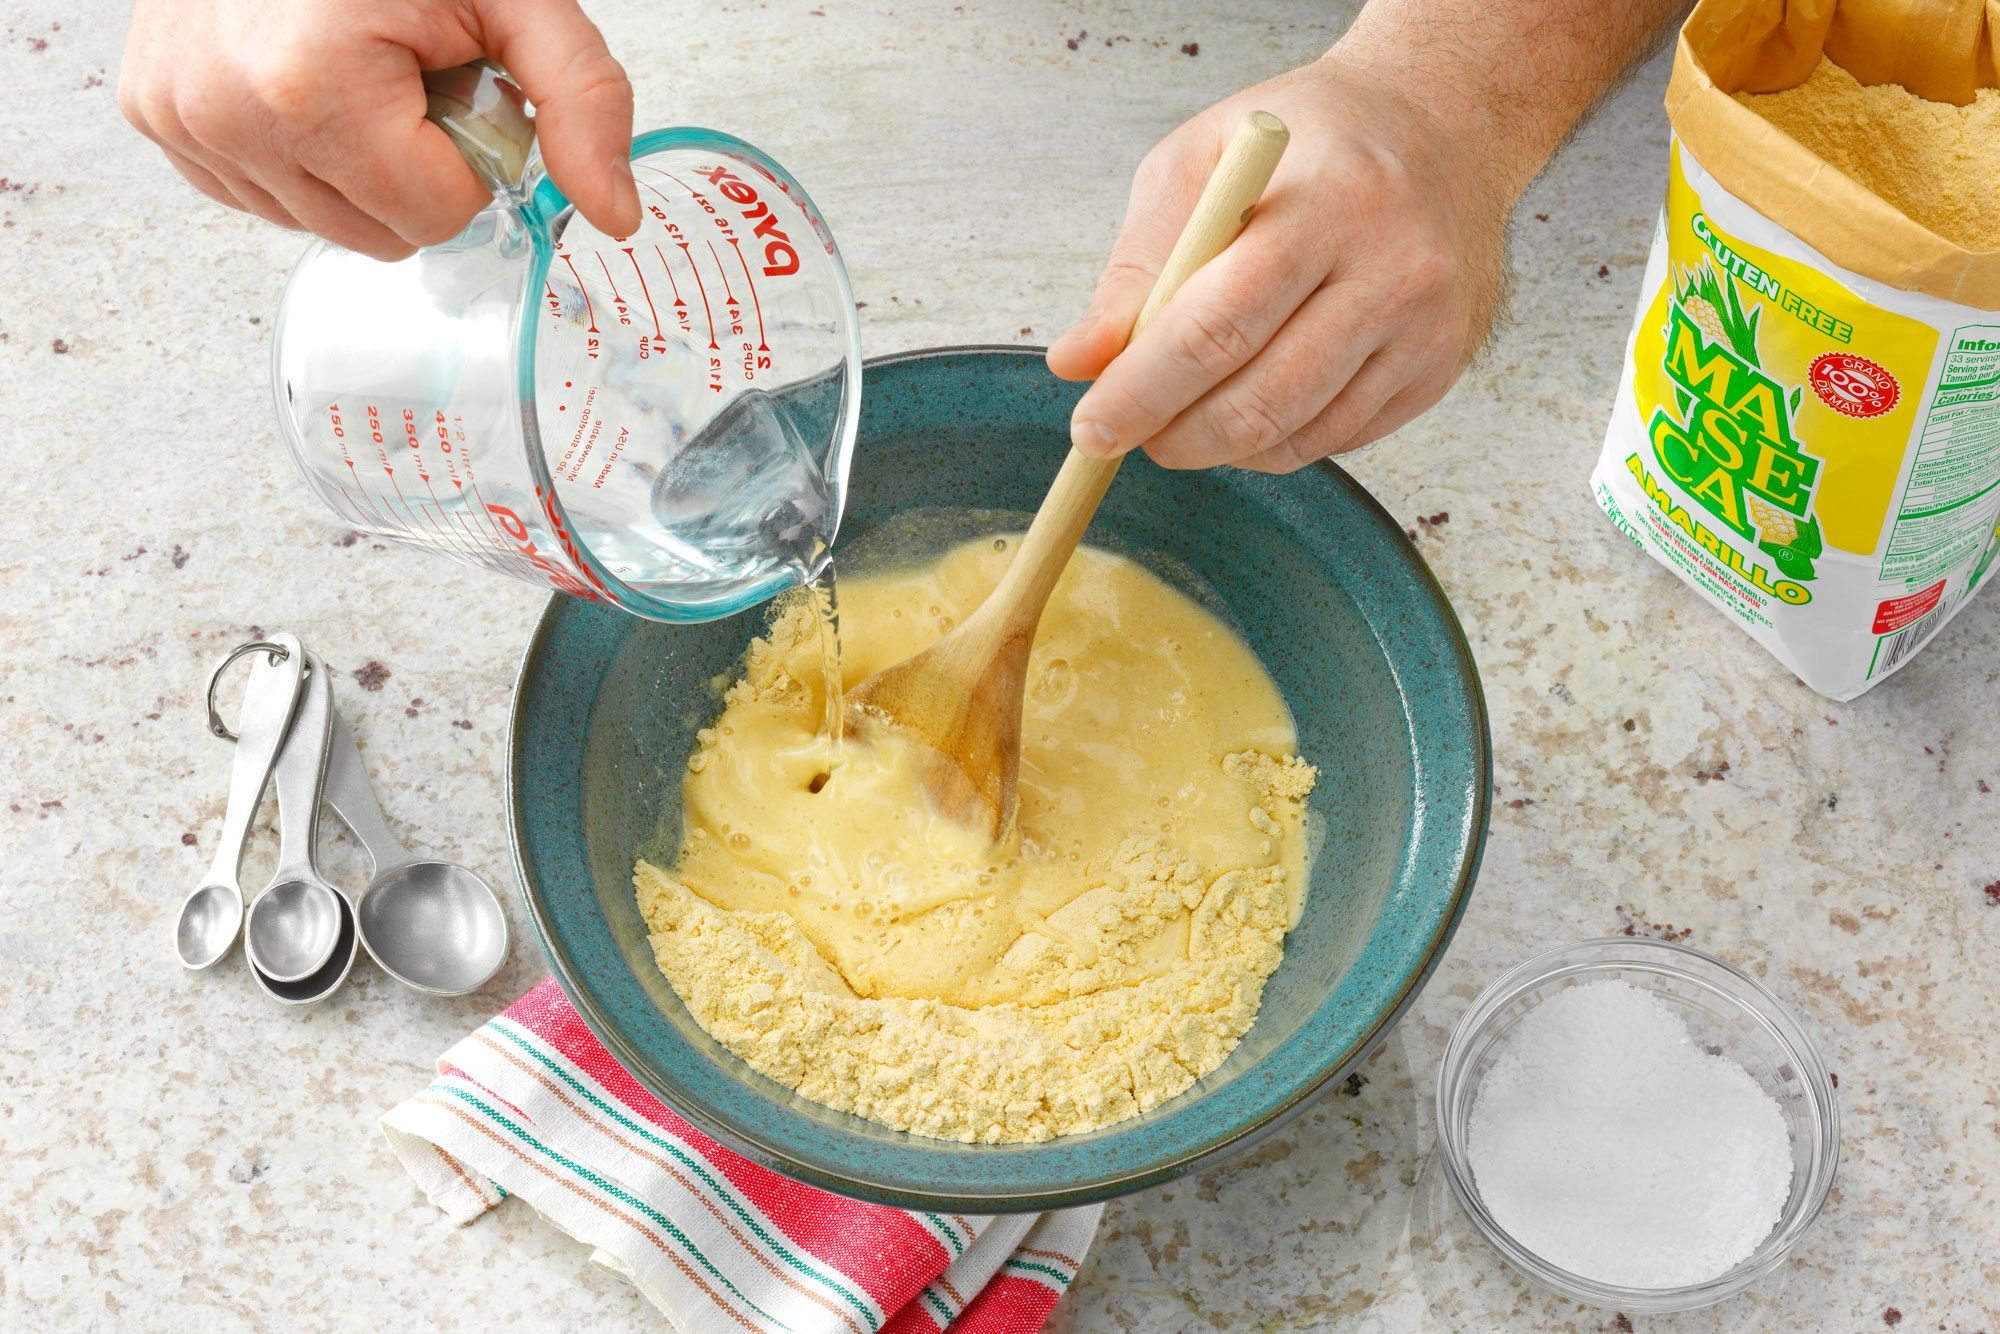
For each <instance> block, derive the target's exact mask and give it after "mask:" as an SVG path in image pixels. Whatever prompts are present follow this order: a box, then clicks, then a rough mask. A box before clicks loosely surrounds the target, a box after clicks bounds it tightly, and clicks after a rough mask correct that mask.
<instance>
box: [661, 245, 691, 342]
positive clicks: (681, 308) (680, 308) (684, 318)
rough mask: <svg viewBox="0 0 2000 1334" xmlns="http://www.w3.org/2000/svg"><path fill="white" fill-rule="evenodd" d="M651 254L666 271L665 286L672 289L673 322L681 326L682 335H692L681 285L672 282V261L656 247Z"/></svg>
mask: <svg viewBox="0 0 2000 1334" xmlns="http://www.w3.org/2000/svg"><path fill="white" fill-rule="evenodd" d="M653 253H654V254H656V255H658V256H659V257H660V267H661V268H662V269H664V270H666V274H667V285H668V286H669V287H672V288H673V289H674V322H675V323H676V324H678V325H680V326H681V332H682V333H693V332H694V325H692V324H690V323H689V322H688V303H687V302H685V301H683V300H681V285H680V284H679V283H677V282H675V281H674V264H673V261H672V260H670V259H668V258H667V252H666V251H664V250H662V249H660V248H659V247H658V246H654V247H653Z"/></svg>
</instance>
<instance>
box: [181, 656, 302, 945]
mask: <svg viewBox="0 0 2000 1334" xmlns="http://www.w3.org/2000/svg"><path fill="white" fill-rule="evenodd" d="M246 649H262V650H264V651H263V653H262V654H260V655H259V656H258V658H257V660H256V661H255V662H254V663H253V664H252V665H251V668H250V682H249V685H248V686H247V687H245V689H244V692H243V710H242V716H241V718H240V719H239V720H238V722H237V730H238V732H239V735H238V737H237V738H236V754H235V758H234V759H233V760H232V761H231V763H230V771H229V805H228V807H227V809H226V810H225V812H224V814H223V817H222V841H221V843H220V845H219V846H217V848H216V850H215V863H214V865H212V866H210V867H209V869H208V875H207V876H206V877H205V878H204V879H203V880H202V882H201V884H200V886H199V887H197V888H196V889H195V891H194V892H193V893H192V894H189V895H188V896H187V898H186V899H185V900H183V901H182V903H181V910H180V915H179V917H178V918H177V919H176V920H175V923H174V952H175V953H176V954H177V955H179V956H180V961H181V964H182V966H183V967H186V968H188V969H190V970H194V971H199V970H201V969H204V968H209V967H213V966H214V965H215V964H216V963H218V962H220V961H221V960H222V958H223V956H225V955H227V954H228V953H229V950H230V947H231V946H233V945H235V943H236V937H237V935H238V934H239V933H240V932H241V931H242V928H243V888H242V886H241V885H240V884H239V883H238V882H237V878H236V877H237V868H238V867H239V866H240V865H241V864H242V861H243V847H244V844H246V843H247V842H248V841H249V838H250V825H251V822H252V821H253V820H255V819H256V817H257V806H258V803H259V802H261V801H262V800H263V797H264V788H265V786H266V784H268V783H269V782H270V780H271V767H272V765H273V764H275V763H276V761H277V758H278V749H279V747H280V746H282V745H283V744H284V740H285V730H286V728H287V727H288V726H289V725H290V723H291V719H292V710H293V708H294V707H295V706H296V704H297V703H298V698H299V684H300V681H301V678H302V675H303V672H304V669H305V654H304V651H303V650H302V649H301V648H300V647H299V641H298V640H297V639H296V638H294V637H293V636H291V635H273V636H272V637H271V638H270V639H269V640H268V641H265V642H262V643H259V644H256V645H249V646H246ZM244 651H246V650H245V649H239V650H237V652H236V653H232V654H231V655H230V656H229V657H228V658H226V659H224V660H223V662H222V663H221V665H219V666H217V667H216V669H215V671H214V672H212V673H211V674H210V676H209V697H210V699H211V701H212V700H213V698H214V694H215V679H216V677H219V676H220V675H221V674H222V671H223V668H225V667H227V666H228V665H229V663H230V662H232V661H234V660H235V659H236V657H237V656H239V655H240V654H241V653H243V652H244ZM212 707H213V705H212V704H211V708H212ZM210 726H211V727H214V728H218V729H220V728H221V724H220V723H219V722H212V723H211V724H210ZM219 734H221V735H225V736H226V735H227V731H226V729H222V731H221V732H220V733H219Z"/></svg>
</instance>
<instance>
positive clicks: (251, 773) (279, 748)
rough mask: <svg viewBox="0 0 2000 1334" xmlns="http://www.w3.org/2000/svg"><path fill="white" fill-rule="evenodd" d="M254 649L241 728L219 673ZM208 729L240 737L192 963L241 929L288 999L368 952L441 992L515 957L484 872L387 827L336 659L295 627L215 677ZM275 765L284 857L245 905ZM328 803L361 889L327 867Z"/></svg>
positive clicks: (197, 901) (193, 925)
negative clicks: (242, 873)
mask: <svg viewBox="0 0 2000 1334" xmlns="http://www.w3.org/2000/svg"><path fill="white" fill-rule="evenodd" d="M245 657H248V658H250V659H251V665H250V679H249V683H248V685H247V686H246V687H245V690H244V695H243V707H242V710H241V713H240V716H239V720H238V727H239V729H240V731H239V732H231V731H230V730H229V728H228V727H227V725H225V724H224V723H223V721H222V719H221V717H220V716H219V715H218V714H217V712H216V707H215V690H216V686H217V684H218V683H219V681H220V680H221V677H222V674H223V673H224V672H225V671H226V670H228V668H229V667H230V666H231V665H232V664H234V663H235V662H237V661H238V660H239V659H241V658H245ZM208 729H209V731H210V732H211V733H213V734H214V735H215V736H217V737H219V738H221V739H222V740H224V741H234V742H235V743H236V756H235V761H234V763H233V764H232V766H231V769H230V779H229V804H228V807H227V808H226V810H225V811H224V814H223V819H222V842H221V846H219V847H218V848H217V849H216V852H215V862H214V864H213V865H212V866H210V867H209V870H208V874H207V875H206V876H205V877H204V878H203V880H202V882H201V884H200V885H199V886H197V887H196V889H195V890H194V892H193V893H191V894H189V895H188V897H187V899H186V900H185V901H184V902H183V903H182V904H181V910H180V915H179V917H178V919H177V920H176V922H175V924H174V950H175V953H176V954H177V955H178V956H179V957H180V961H181V963H182V965H183V966H185V967H186V968H188V969H190V970H195V971H199V970H201V969H205V968H210V967H213V966H214V965H215V964H217V963H220V962H221V961H222V960H223V959H224V958H226V957H227V956H228V954H229V952H230V950H232V949H233V948H235V945H236V941H237V938H238V937H239V936H241V937H242V940H243V946H244V954H245V956H246V957H247V959H248V961H249V964H250V976H251V977H252V979H253V980H255V982H256V983H257V986H258V987H259V988H260V989H261V990H262V991H263V992H264V994H265V995H267V996H269V997H271V998H272V999H273V1000H275V1001H278V1002H280V1003H282V1004H285V1005H310V1004H313V1003H314V1002H316V1001H322V1000H325V999H326V998H327V997H329V996H331V995H332V994H333V993H334V992H336V991H338V990H339V989H340V987H341V984H342V983H344V982H345V981H346V980H347V975H348V973H349V972H351V971H352V970H353V968H354V960H355V956H356V954H357V953H358V951H359V950H364V949H365V950H366V951H367V952H368V956H369V957H370V958H371V959H373V960H375V962H376V964H378V965H379V966H380V967H381V969H382V971H383V972H385V973H387V974H388V975H389V976H390V977H393V978H395V979H396V980H397V981H398V982H401V983H403V984H404V985H405V986H408V987H412V988H415V989H416V990H418V991H422V992H427V993H429V994H431V995H434V996H461V995H464V994H465V993H467V992H469V991H474V990H477V989H478V988H479V987H480V986H481V985H482V984H484V983H485V981H486V980H487V979H488V978H490V977H492V976H493V974H494V973H495V972H497V971H499V968H500V964H501V963H502V962H503V961H504V960H505V959H506V957H507V918H506V914H505V913H503V912H502V911H501V909H500V900H499V899H498V898H497V897H495V896H494V893H493V891H492V889H491V888H489V887H488V886H487V884H486V882H485V881H484V880H482V879H480V878H479V876H478V875H476V874H474V873H473V872H472V871H471V870H470V869H468V868H466V867H464V866H461V865H459V864H457V863H455V862H448V861H443V860H440V859H438V858H434V857H426V856H422V855H420V854H416V853H412V852H410V851H409V850H408V849H406V848H404V847H403V845H402V844H401V843H400V842H399V841H398V840H397V838H396V836H395V835H394V834H393V833H391V832H390V831H389V826H388V824H387V823H386V822H385V821H384V820H383V818H382V811H381V807H379V806H378V805H377V804H376V801H375V794H374V791H373V790H372V789H371V788H370V787H369V784H368V771H367V769H366V768H364V767H363V765H362V762H361V752H360V749H359V748H358V747H357V746H356V745H355V744H354V736H353V734H352V733H351V732H349V731H348V728H347V723H346V721H345V720H344V719H342V718H341V717H340V715H339V714H338V713H337V712H335V710H334V707H333V686H332V681H331V680H330V679H329V677H328V676H327V672H326V668H325V666H324V664H322V663H321V662H320V660H319V658H318V657H317V656H316V655H315V654H313V653H312V652H311V651H310V650H308V649H307V648H306V647H305V646H304V645H303V644H301V643H300V642H299V640H298V637H297V636H295V635H289V634H277V635H272V636H270V637H269V638H268V639H260V640H257V641H254V642H252V643H248V644H244V645H241V646H239V647H238V648H236V649H234V650H232V651H231V652H230V653H229V654H228V655H227V656H225V657H224V658H223V660H222V661H221V662H220V663H219V664H217V666H216V668H215V670H214V671H213V672H212V673H210V675H209V680H208ZM273 774H275V775H276V778H277V789H278V866H277V870H276V871H275V872H273V873H272V876H271V879H270V881H269V883H267V884H266V885H264V886H263V888H261V889H259V890H258V891H257V892H256V894H254V895H253V896H251V897H250V898H249V900H248V903H247V905H246V902H245V898H244V893H243V888H242V885H241V884H240V882H239V880H238V873H239V868H240V866H241V864H242V860H243V851H244V847H245V845H246V844H247V843H248V842H249V837H250V826H251V823H252V822H253V820H254V819H255V817H256V813H257V807H258V805H259V804H260V803H261V802H262V800H263V796H264V789H265V787H266V786H267V785H268V784H269V783H270V781H271V779H272V776H273ZM322 803H324V804H325V805H326V806H329V807H331V808H332V810H333V812H334V814H335V815H337V816H339V817H340V821H341V823H342V824H344V825H346V826H347V828H348V830H349V832H350V833H352V834H353V835H354V837H355V839H356V840H357V841H358V842H359V843H360V844H361V846H362V849H363V850H364V851H365V852H366V853H367V854H368V858H369V861H370V863H371V864H372V866H373V872H374V873H373V876H372V878H371V879H370V880H369V881H368V884H367V886H366V887H365V888H363V889H362V891H361V894H360V896H359V897H358V898H357V897H354V896H351V895H350V894H349V893H348V891H347V890H345V889H344V888H342V887H341V886H340V885H337V884H335V883H334V882H333V881H331V880H329V879H328V878H327V877H326V876H325V875H324V874H323V873H322V872H321V871H320V869H319V865H318V829H319V815H320V807H321V805H322Z"/></svg>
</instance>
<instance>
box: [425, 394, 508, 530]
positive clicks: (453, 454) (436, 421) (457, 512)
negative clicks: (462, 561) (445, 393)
mask: <svg viewBox="0 0 2000 1334" xmlns="http://www.w3.org/2000/svg"><path fill="white" fill-rule="evenodd" d="M431 429H432V430H433V432H434V433H435V434H436V436H437V448H438V453H439V454H440V455H442V456H443V458H444V471H445V476H446V477H448V478H449V479H450V480H451V484H452V486H453V488H454V490H453V491H452V497H451V501H450V502H449V504H448V505H447V506H446V509H447V513H448V516H449V517H450V519H451V521H452V523H453V524H455V525H456V526H457V529H458V531H459V532H460V533H463V534H464V535H465V548H466V550H467V551H469V552H471V553H472V557H471V558H472V559H473V560H475V561H477V562H478V563H480V564H483V565H491V564H493V559H492V556H491V553H490V548H489V546H488V545H487V543H486V542H485V541H484V540H483V539H482V538H481V537H480V536H479V533H478V532H477V531H476V530H475V529H474V528H473V527H472V525H471V524H469V523H467V522H466V521H465V479H464V478H463V477H460V476H459V475H458V474H459V467H460V464H459V453H460V450H459V446H458V445H457V444H454V443H453V441H452V438H451V421H450V419H449V418H447V417H446V416H445V415H444V411H443V410H442V409H439V410H438V411H436V412H435V413H433V414H432V420H431ZM464 467H465V470H466V472H467V473H468V474H470V472H471V471H472V460H471V457H470V456H467V458H466V459H465V463H464ZM433 494H435V492H433Z"/></svg>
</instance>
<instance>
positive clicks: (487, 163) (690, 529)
mask: <svg viewBox="0 0 2000 1334" xmlns="http://www.w3.org/2000/svg"><path fill="white" fill-rule="evenodd" d="M425 82H426V86H427V87H428V88H429V89H430V92H431V98H430V115H431V119H432V120H433V121H435V122H437V123H438V124H439V125H441V126H442V127H443V128H444V129H445V130H446V132H447V133H448V134H450V135H451V136H452V138H453V141H454V142H455V143H456V144H457V145H458V146H459V149H460V151H461V153H463V154H464V156H465V158H466V161H467V162H468V163H470V164H471V165H472V166H473V169H474V170H475V171H477V172H479V174H480V175H481V177H482V178H483V179H484V180H485V181H486V182H487V183H488V184H489V185H491V186H492V187H493V189H494V192H495V200H494V203H493V205H492V206H491V207H489V208H487V209H486V210H485V211H484V212H482V213H480V214H479V215H478V216H477V217H476V218H474V219H473V220H472V222H471V223H470V224H469V225H468V226H467V227H466V229H465V230H464V231H463V232H462V233H460V234H459V235H458V236H457V237H456V238H455V239H453V240H451V241H449V242H446V243H445V244H443V245H440V246H433V247H431V248H429V249H427V250H423V251H421V252H419V253H418V254H416V255H414V256H412V257H410V258H409V259H406V260H402V261H400V262H398V263H393V264H384V263H380V262H378V261H375V260H372V259H368V258H366V257H364V256H361V255H357V254H353V253H351V252H349V251H345V250H342V249H340V248H338V247H336V246H331V245H327V244H325V243H320V244H316V245H315V246H314V247H313V248H312V249H311V250H309V251H308V252H307V253H306V255H305V258H304V259H303V260H301V261H300V263H299V266H298V268H297V270H296V271H294V273H293V274H292V278H291V282H290V284H289V285H288V286H287V288H286V290H285V296H284V300H283V302H282V303H281V305H280V307H279V311H278V318H277V328H276V338H275V346H274V350H273V369H274V379H275V383H276V393H277V400H278V415H279V418H280V420H281V422H282V424H283V429H284V437H285V440H286V442H287V444H288V445H289V446H290V447H291V451H292V454H293V457H294V458H295V459H296V460H297V462H298V465H299V467H300V470H301V471H302V472H303V473H304V474H305V478H306V480H307V481H308V482H309V483H310V484H311V485H312V487H313V489H314V490H315V491H316V492H318V494H319V495H320V497H321V498H322V499H323V500H325V501H326V503H327V504H328V505H330V506H332V507H333V509H334V510H335V511H336V512H338V513H339V514H340V515H341V516H342V517H343V518H344V519H346V521H347V522H349V523H351V524H353V525H354V526H355V527H356V528H357V529H360V530H362V531H364V532H368V533H373V534H379V535H381V536H384V537H390V538H395V539H397V540H399V541H404V542H409V543H412V544H414V545H417V546H420V547H424V548H427V549H429V550H432V551H436V552H439V553H442V554H444V555H448V556H453V557H456V558H457V559H459V560H462V561H467V562H470V563H472V564H475V565H482V566H486V567H488V568H491V569H495V570H499V571H502V572H504V573H507V574H511V575H515V576H516V577H519V578H522V579H526V580H529V581H531V582H534V583H540V584H546V585H550V586H553V587H555V588H557V589H560V590H562V591H564V592H567V593H573V594H576V595H577V596H580V597H586V598H592V599H598V600H602V601H606V602H609V603H612V604H614V605H617V606H619V607H622V608H624V609H625V610H627V611H631V612H634V613H636V614H638V615H641V616H646V617H649V618H652V619H655V620H665V621H691V620H707V619H710V618H712V617H717V616H725V615H728V614H730V613H732V612H735V611H739V610H741V609H743V608H745V607H748V606H750V605H752V604H754V603H757V602H760V601H762V600H763V599H765V598H768V597H770V596H771V595H773V594H774V593H776V592H778V591H779V590H780V589H782V588H784V587H785V586H786V585H787V584H788V583H790V582H792V581H793V580H794V579H796V578H798V577H800V575H801V573H802V571H804V570H809V569H811V568H813V567H814V566H815V564H816V562H818V561H819V560H820V559H822V558H823V555H824V553H825V551H826V549H827V547H829V546H830V545H831V544H832V541H833V536H834V531H835V529H836V528H837V526H838V524H839V519H840V510H841V504H842V501H843V500H844V498H845V495H844V493H845V490H846V483H847V466H848V459H849V454H850V451H851V449H852V446H853V442H854V432H855V426H856V422H857V419H858V415H859V411H860V387H861V385H860V380H861V349H860V341H859V337H858V334H857V331H856V317H855V310H854V299H853V294H852V291H851V289H850V288H849V286H848V281H847V271H846V268H845V267H844V266H843V265H842V263H841V259H840V253H839V251H838V250H837V249H836V248H835V247H834V242H833V237H832V235H831V234H830V233H829V232H828V231H827V229H826V226H825V224H824V223H823V222H822V221H821V220H820V217H819V214H818V211H817V210H816V209H815V208H814V207H813V204H812V201H811V200H810V199H809V198H807V196H806V193H805V191H804V190H802V189H801V188H800V187H799V185H798V183H797V182H796V181H794V180H793V179H792V178H791V177H790V176H789V175H788V174H787V173H786V172H785V170H784V169H783V168H782V167H780V166H779V165H778V164H777V163H775V162H773V161H772V160H771V159H769V158H768V157H766V156H764V154H762V153H760V152H758V151H757V150H756V149H755V148H753V147H751V146H750V145H749V144H746V143H744V142H743V141H741V140H739V139H735V138H732V137H731V136H729V135H726V134H720V133H716V132H714V131H710V130H698V129H674V130H656V131H653V132H651V133H648V134H642V135H640V136H639V137H638V138H637V139H635V140H634V141H633V144H632V164H633V169H634V174H635V176H636V177H637V180H638V186H639V198H640V202H641V204H642V206H643V208H644V222H643V223H642V224H641V226H640V228H639V230H638V232H636V233H635V234H633V235H631V236H606V235H604V234H603V233H602V232H599V231H598V230H596V229H595V228H594V227H592V226H591V225H590V223H589V222H588V221H586V220H585V219H584V218H583V217H582V216H581V215H580V214H578V213H577V212H576V211H575V210H574V209H573V208H572V207H571V205H570V204H569V201H568V200H567V199H565V198H564V196H563V194H562V192H561V191H559V190H558V189H557V188H556V186H555V184H554V182H552V181H551V180H550V179H549V178H548V177H547V175H546V174H544V172H543V170H542V167H541V162H540V159H539V158H538V157H537V156H536V155H535V154H534V153H533V152H532V144H533V134H534V131H533V124H532V121H531V119H530V117H529V115H528V111H527V109H526V108H525V107H524V105H523V103H522V99H521V94H520V91H519V90H518V89H517V88H516V87H515V86H514V85H513V84H512V83H511V82H510V81H508V79H507V78H506V76H505V74H504V73H502V72H501V71H499V70H498V69H496V68H495V67H493V66H491V65H489V64H485V63H480V64H475V65H468V66H463V67H461V68H459V69H455V70H447V71H443V72H442V73H438V74H427V75H426V76H425Z"/></svg>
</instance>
